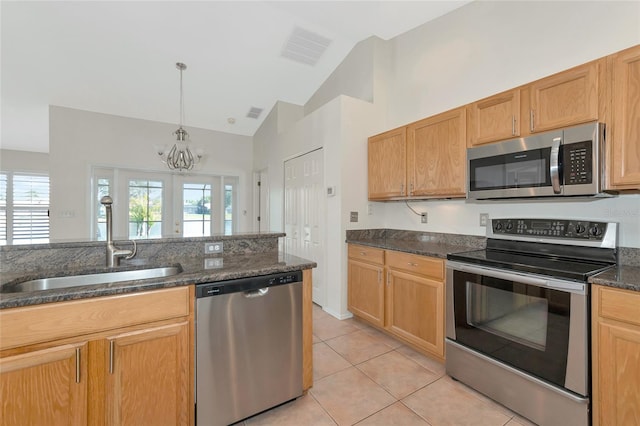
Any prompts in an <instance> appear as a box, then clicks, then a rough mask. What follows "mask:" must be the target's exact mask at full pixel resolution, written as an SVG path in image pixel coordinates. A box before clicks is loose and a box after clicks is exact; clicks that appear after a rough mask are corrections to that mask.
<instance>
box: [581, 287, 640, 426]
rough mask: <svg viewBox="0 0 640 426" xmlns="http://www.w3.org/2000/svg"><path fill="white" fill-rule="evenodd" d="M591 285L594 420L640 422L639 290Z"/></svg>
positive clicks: (613, 422) (613, 423) (626, 423)
mask: <svg viewBox="0 0 640 426" xmlns="http://www.w3.org/2000/svg"><path fill="white" fill-rule="evenodd" d="M592 288H593V295H592V322H593V323H592V333H593V335H592V350H593V360H592V363H593V379H592V380H593V424H594V425H632V424H633V425H637V424H640V293H638V292H634V291H629V290H621V289H615V288H609V287H603V286H595V285H594V286H592Z"/></svg>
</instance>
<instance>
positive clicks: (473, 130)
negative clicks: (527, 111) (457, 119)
mask: <svg viewBox="0 0 640 426" xmlns="http://www.w3.org/2000/svg"><path fill="white" fill-rule="evenodd" d="M518 136H520V89H519V88H518V89H514V90H509V91H507V92H503V93H499V94H497V95H494V96H491V97H488V98H485V99H482V100H480V101H477V102H474V103H472V104H471V105H469V106H468V107H467V141H468V145H469V146H470V147H471V146H477V145H482V144H485V143H490V142H496V141H499V140H504V139H510V138H514V137H518Z"/></svg>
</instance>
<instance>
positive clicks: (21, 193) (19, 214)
mask: <svg viewBox="0 0 640 426" xmlns="http://www.w3.org/2000/svg"><path fill="white" fill-rule="evenodd" d="M12 189H13V191H12V194H11V195H12V197H11V202H12V203H11V204H12V205H11V207H12V209H11V210H12V212H11V213H12V218H11V221H10V222H11V230H10V235H11V237H12V240H13V241H12V242H13V244H30V243H44V242H48V241H49V176H46V175H33V174H21V173H14V174H13V185H12ZM8 207H9V206H7V209H8ZM7 209H5V211H6V210H7ZM7 234H9V232H7Z"/></svg>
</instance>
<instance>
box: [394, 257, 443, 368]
mask: <svg viewBox="0 0 640 426" xmlns="http://www.w3.org/2000/svg"><path fill="white" fill-rule="evenodd" d="M443 268H444V264H443V262H442V260H440V259H432V258H428V257H424V256H417V255H412V254H407V253H398V252H392V251H389V252H387V280H388V281H387V287H388V288H387V295H386V300H387V321H386V327H387V329H389V331H391V332H392V333H393V334H395V335H397V336H399V337H401V338H402V339H404V340H406V341H408V342H410V343H412V344H413V345H415V346H417V347H419V348H421V349H423V350H425V351H427V352H429V353H430V354H432V355H434V356H436V357H438V358H440V359H444V282H443V274H444V270H443Z"/></svg>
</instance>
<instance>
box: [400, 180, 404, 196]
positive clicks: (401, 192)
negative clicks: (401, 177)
mask: <svg viewBox="0 0 640 426" xmlns="http://www.w3.org/2000/svg"><path fill="white" fill-rule="evenodd" d="M400 195H404V183H401V184H400Z"/></svg>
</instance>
